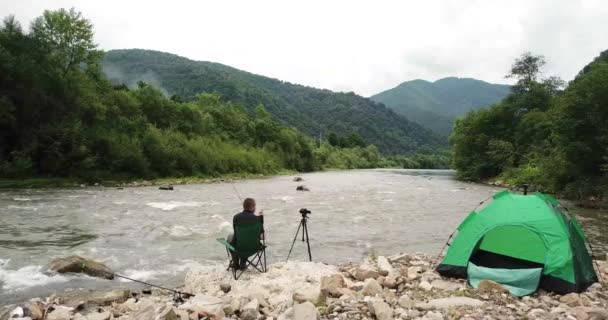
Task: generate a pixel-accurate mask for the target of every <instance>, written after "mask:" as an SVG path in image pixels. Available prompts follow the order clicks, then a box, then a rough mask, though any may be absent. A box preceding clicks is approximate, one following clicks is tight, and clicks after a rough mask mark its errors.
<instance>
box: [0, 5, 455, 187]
mask: <svg viewBox="0 0 608 320" xmlns="http://www.w3.org/2000/svg"><path fill="white" fill-rule="evenodd" d="M93 35H94V34H93V27H92V24H91V22H90V21H88V20H87V19H85V18H84V17H82V16H81V14H80V13H79V12H77V11H75V10H74V9H71V10H64V9H60V10H56V11H48V10H47V11H45V12H44V13H43V15H42V16H40V17H38V18H36V19H35V20H34V21H33V22H32V24H31V27H30V29H29V31H24V30H23V28H22V26H21V25H20V24H19V23H18V22H17V21H16V20H15V18H14V17H13V16H8V17H6V18H5V19H4V22H3V24H2V25H1V26H0V176H2V177H3V178H4V179H14V180H13V182H15V181H16V182H17V183H11V182H10V181H9V182H8V183H7V182H6V181H4V183H3V184H2V185H4V186H19V185H38V184H44V181H39V180H26V178H33V177H35V178H38V179H39V178H46V179H49V180H48V182H49V183H50V184H61V183H62V182H64V181H70V182H72V181H85V182H96V181H107V180H130V179H138V178H146V179H149V178H161V177H185V176H202V177H210V176H219V175H226V174H242V175H246V174H273V173H277V172H280V171H284V170H292V171H293V170H295V171H312V170H320V169H324V168H339V169H345V168H373V167H379V166H385V167H389V166H392V167H408V168H419V167H425V168H433V167H447V165H448V161H447V156H445V155H434V154H431V151H433V152H436V151H438V150H440V146H441V143H438V142H436V141H439V140H436V141H435V142H434V144H431V147H428V148H426V149H424V148H421V147H417V145H418V142H415V141H413V140H411V139H410V140H407V141H409V142H408V143H410V144H409V145H408V146H406V145H404V144H400V145H402V147H399V148H397V149H395V150H397V151H409V152H410V156H397V155H392V156H386V157H384V156H382V154H381V153H380V152H379V151H378V148H377V147H376V146H374V145H371V144H370V143H368V142H367V141H368V140H367V139H364V138H362V136H361V135H360V134H359V133H357V132H355V131H352V130H351V131H345V130H342V131H338V132H330V134H327V135H326V136H327V137H328V139H325V140H320V139H319V140H317V139H312V138H310V137H309V136H307V135H305V134H303V133H302V132H300V131H299V130H298V129H295V128H292V127H288V126H287V125H286V124H285V123H286V122H279V121H278V120H276V119H281V117H278V118H276V119H275V117H273V115H272V114H271V113H269V112H268V111H267V109H266V107H265V106H263V105H261V104H259V103H258V102H260V101H262V102H265V101H271V100H272V99H271V100H263V99H261V100H260V99H258V100H247V99H241V100H239V99H230V98H231V97H223V96H220V95H218V94H216V93H217V90H212V89H213V88H207V89H209V90H208V91H204V90H203V89H205V88H200V89H201V91H199V92H197V93H196V94H194V93H192V94H191V95H190V96H189V98H190V99H188V100H186V101H183V100H182V98H180V97H178V96H172V97H170V98H169V97H167V96H166V95H165V94H164V93H163V92H162V91H161V90H159V89H157V88H155V87H153V86H151V85H149V84H146V83H144V82H138V83H137V84H136V86H135V87H131V88H129V87H127V86H126V85H124V84H119V83H113V82H111V81H109V80H108V79H107V78H106V76H105V74H104V72H103V70H102V59H103V56H104V53H103V52H102V51H100V50H97V46H96V44H95V43H94V42H93ZM310 90H313V89H310ZM315 90H316V89H315ZM319 91H321V90H319ZM326 91H327V90H324V91H323V93H324V94H325V95H326V96H332V95H331V93H330V92H329V91H327V92H326ZM335 95H337V97H342V95H341V94H335ZM345 96H348V95H345ZM225 98H229V99H225ZM361 99H363V98H361ZM355 100H356V99H355ZM359 100H360V99H359ZM359 100H358V101H359ZM272 101H274V100H272ZM361 101H362V100H361ZM361 101H359V102H361ZM252 102H256V103H257V104H255V105H253V104H252ZM271 107H273V108H275V109H276V107H277V106H276V103H275V104H272V105H271ZM361 108H362V107H361V106H359V107H356V108H355V107H348V106H345V105H341V110H342V109H344V110H343V111H345V112H347V113H348V112H350V111H349V110H351V109H352V110H353V114H357V115H359V116H361V117H363V118H364V117H365V116H366V114H364V113H363V114H362V113H361V112H359V111H356V110H359V109H361ZM368 109H369V108H368ZM378 112H379V113H381V114H384V116H383V117H384V118H386V119H388V118H391V117H392V115H393V113H392V111H389V110H388V109H382V110H379V111H378ZM368 116H369V117H370V118H368V119H367V120H366V121H367V122H366V123H369V121H370V119H372V120H373V119H374V116H373V115H368ZM327 119H331V117H330V116H329V115H328V117H327ZM292 120H294V119H292ZM296 120H298V119H295V120H294V121H296ZM299 120H301V121H307V123H304V122H303V123H302V126H306V125H308V124H311V125H312V124H315V123H316V122H314V121H310V122H308V120H310V119H309V118H305V117H303V118H299ZM392 121H393V122H394V123H397V124H396V127H395V128H396V129H394V130H393V133H390V132H389V133H388V135H392V136H401V137H404V136H403V135H404V134H406V133H407V132H410V133H412V134H414V133H415V132H416V131H417V130H418V129H419V130H420V134H418V135H417V137H419V139H422V140H420V141H423V140H424V139H423V138H420V137H423V136H424V134H425V133H427V132H428V131H426V129H423V128H422V127H420V126H418V125H415V124H410V123H409V122H407V119H405V118H400V117H397V118H392ZM399 123H401V124H399ZM302 126H300V127H302ZM404 126H405V127H407V128H406V129H407V130H406V131H407V132H406V131H403V130H405V129H403V128H404ZM337 127H338V128H339V127H340V126H337ZM398 128H401V129H398ZM402 129H403V130H402ZM374 130H375V129H374ZM395 130H397V131H398V132H400V133H399V134H397V133H395V132H397V131H395ZM399 130H402V131H399ZM408 130H409V131H408ZM374 132H375V133H373V134H375V135H376V136H377V135H379V134H380V133H379V132H380V131H378V130H375V131H374ZM380 135H381V134H380ZM412 136H413V135H412ZM431 137H433V135H432V134H431ZM417 139H418V138H417ZM380 140H381V139H380ZM380 140H378V139H375V141H380ZM404 141H405V140H404ZM387 150H388V149H387ZM424 150H426V151H429V154H427V155H416V156H413V154H414V153H415V152H421V151H424ZM387 154H390V153H387ZM65 177H69V178H70V179H68V180H61V179H56V178H65Z"/></svg>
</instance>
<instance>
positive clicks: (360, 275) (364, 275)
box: [354, 266, 380, 281]
mask: <svg viewBox="0 0 608 320" xmlns="http://www.w3.org/2000/svg"><path fill="white" fill-rule="evenodd" d="M379 276H380V274H379V273H378V271H376V270H374V269H371V268H369V267H365V266H361V267H358V268H356V269H355V272H354V277H355V279H357V280H359V281H364V280H366V279H370V278H371V279H376V278H378V277H379Z"/></svg>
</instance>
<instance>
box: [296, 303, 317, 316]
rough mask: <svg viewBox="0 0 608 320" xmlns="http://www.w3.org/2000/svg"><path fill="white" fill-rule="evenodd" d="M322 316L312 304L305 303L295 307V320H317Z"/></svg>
mask: <svg viewBox="0 0 608 320" xmlns="http://www.w3.org/2000/svg"><path fill="white" fill-rule="evenodd" d="M320 318H321V315H320V314H319V311H318V310H317V307H315V305H314V304H312V303H311V302H308V301H307V302H304V303H300V304H296V305H294V306H293V320H317V319H320Z"/></svg>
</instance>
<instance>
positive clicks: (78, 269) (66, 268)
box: [49, 256, 114, 279]
mask: <svg viewBox="0 0 608 320" xmlns="http://www.w3.org/2000/svg"><path fill="white" fill-rule="evenodd" d="M49 270H51V271H54V272H57V273H84V274H87V275H89V276H91V277H97V278H104V279H114V272H112V270H111V269H110V268H108V267H107V266H106V265H105V264H103V263H101V262H97V261H93V260H90V259H86V258H83V257H79V256H69V257H65V258H56V259H53V260H52V261H51V263H50V264H49Z"/></svg>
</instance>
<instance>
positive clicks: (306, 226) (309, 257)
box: [302, 220, 312, 261]
mask: <svg viewBox="0 0 608 320" xmlns="http://www.w3.org/2000/svg"><path fill="white" fill-rule="evenodd" d="M303 223H304V232H302V233H305V234H306V246H307V247H308V260H309V261H312V253H311V252H310V238H308V224H307V223H306V220H304V222H303Z"/></svg>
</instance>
